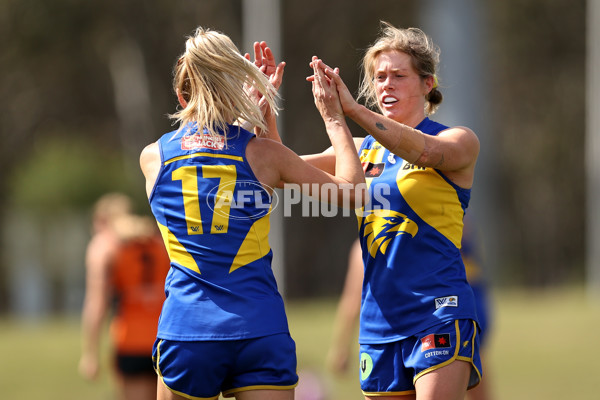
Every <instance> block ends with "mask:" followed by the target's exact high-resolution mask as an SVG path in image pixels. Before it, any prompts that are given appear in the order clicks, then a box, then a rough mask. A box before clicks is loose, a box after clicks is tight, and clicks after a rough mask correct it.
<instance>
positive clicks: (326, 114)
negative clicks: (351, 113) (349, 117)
mask: <svg viewBox="0 0 600 400" xmlns="http://www.w3.org/2000/svg"><path fill="white" fill-rule="evenodd" d="M310 65H311V67H312V68H313V75H312V76H311V77H309V78H307V79H308V80H309V81H311V82H312V91H313V97H314V100H315V105H316V106H317V109H318V110H319V113H321V116H322V117H323V121H325V123H326V124H327V123H328V122H332V121H340V120H343V119H344V111H343V109H342V105H341V103H340V97H339V93H338V90H337V86H336V83H335V81H334V80H333V79H332V76H333V75H335V72H334V70H331V69H329V68H328V67H327V66H326V65H325V64H323V62H322V61H321V60H319V59H318V58H316V57H313V60H312V62H311V63H310Z"/></svg>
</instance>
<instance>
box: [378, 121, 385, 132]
mask: <svg viewBox="0 0 600 400" xmlns="http://www.w3.org/2000/svg"><path fill="white" fill-rule="evenodd" d="M375 126H376V127H377V128H379V130H381V131H387V128H386V127H385V125H383V124H382V123H381V122H377V123H376V124H375Z"/></svg>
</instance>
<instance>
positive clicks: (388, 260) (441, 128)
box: [304, 22, 481, 400]
mask: <svg viewBox="0 0 600 400" xmlns="http://www.w3.org/2000/svg"><path fill="white" fill-rule="evenodd" d="M438 63H439V49H438V48H437V46H435V45H434V44H433V42H432V40H431V39H430V38H429V37H428V36H427V35H426V34H425V33H424V32H423V31H421V30H420V29H417V28H408V29H399V28H396V27H394V26H392V25H390V24H388V23H385V22H382V30H381V34H380V36H379V37H378V38H377V40H376V41H375V42H374V43H373V44H372V45H371V46H370V47H369V48H368V49H367V50H366V52H365V55H364V57H363V80H362V82H361V86H360V90H359V95H360V97H363V98H364V99H365V105H361V104H359V103H358V102H357V101H356V100H355V99H354V98H353V96H352V94H351V93H350V92H349V90H348V89H347V87H346V86H345V84H344V82H343V81H342V79H341V77H340V75H339V73H338V72H339V71H337V70H332V69H331V68H330V67H328V66H327V65H326V64H325V63H324V62H323V61H321V60H319V59H316V58H315V59H314V60H313V62H312V63H311V65H312V66H313V67H315V66H316V68H317V69H321V70H323V71H324V72H325V73H327V74H331V77H332V79H333V81H334V82H335V84H336V87H337V89H338V91H339V97H340V102H341V106H342V108H343V110H344V114H345V115H346V116H347V117H349V118H350V119H352V120H353V121H354V122H356V123H357V124H358V125H359V126H360V127H362V128H363V129H364V130H365V133H366V134H367V136H366V137H365V138H356V139H355V143H356V148H357V151H358V154H359V157H360V160H361V162H362V165H363V168H364V171H365V178H366V183H367V186H368V192H369V193H368V200H370V201H367V202H366V203H367V206H366V207H362V208H361V209H359V210H357V217H358V222H359V239H360V243H361V248H362V261H363V264H364V281H363V288H362V302H361V315H360V333H359V344H360V376H361V377H360V379H361V387H362V390H363V393H364V395H365V398H366V399H380V400H384V399H385V400H391V399H418V400H423V399H452V400H454V399H456V400H458V399H463V398H464V397H465V393H466V391H467V389H468V388H472V387H474V386H476V385H477V384H478V383H479V382H480V380H481V362H480V357H479V336H478V331H479V327H478V322H477V313H476V308H475V300H474V296H473V291H472V289H471V287H470V286H469V283H468V282H467V277H466V274H465V267H464V264H463V261H462V259H461V254H460V248H461V238H462V229H463V217H464V215H465V211H466V209H467V206H468V204H469V200H470V194H471V186H472V184H473V177H474V172H475V164H476V161H477V157H478V154H479V140H478V138H477V136H476V135H475V133H474V132H473V131H472V130H471V129H469V128H467V127H463V126H455V127H449V126H446V125H443V124H441V123H438V122H435V121H433V120H431V119H430V118H429V116H430V115H431V114H433V112H434V111H435V110H436V108H437V107H438V106H439V104H440V103H441V101H442V94H441V91H440V87H439V86H438V78H437V75H436V70H437V66H438ZM335 107H338V105H336V106H335ZM370 107H372V108H374V109H376V111H373V110H371V109H370ZM304 158H305V159H306V160H308V161H309V162H311V163H313V164H314V165H316V166H319V168H322V169H323V170H325V171H330V172H331V171H334V169H335V165H336V162H337V161H338V160H337V156H336V155H335V154H334V153H333V151H332V150H331V149H329V150H326V151H325V152H323V153H320V154H314V155H310V156H305V157H304Z"/></svg>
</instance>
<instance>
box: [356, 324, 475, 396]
mask: <svg viewBox="0 0 600 400" xmlns="http://www.w3.org/2000/svg"><path fill="white" fill-rule="evenodd" d="M455 360H461V361H467V362H469V363H471V365H472V366H473V367H472V369H471V377H470V379H469V388H471V387H473V386H476V385H477V384H478V383H479V381H480V380H481V360H480V358H479V335H478V333H477V324H476V323H475V322H474V321H472V320H455V321H450V322H447V323H443V324H440V325H436V326H433V327H431V328H429V329H427V330H425V331H423V332H419V333H417V334H415V335H414V336H410V337H408V338H406V339H403V340H399V341H397V342H392V343H382V344H361V345H360V383H361V385H360V386H361V389H362V391H363V393H364V394H365V396H378V395H379V396H382V395H387V396H394V395H396V396H397V395H407V394H414V393H415V382H416V381H417V379H419V378H420V377H421V376H423V375H424V374H426V373H428V372H431V371H434V370H436V369H438V368H441V367H443V366H445V365H448V364H450V363H451V362H453V361H455Z"/></svg>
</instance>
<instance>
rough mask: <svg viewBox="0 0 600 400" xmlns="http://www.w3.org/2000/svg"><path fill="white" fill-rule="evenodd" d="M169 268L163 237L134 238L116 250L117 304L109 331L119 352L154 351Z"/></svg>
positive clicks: (114, 274)
mask: <svg viewBox="0 0 600 400" xmlns="http://www.w3.org/2000/svg"><path fill="white" fill-rule="evenodd" d="M168 271H169V257H168V256H167V252H166V251H165V246H164V244H163V242H162V240H161V239H160V237H149V238H141V239H132V240H129V241H127V242H125V243H123V244H122V245H121V247H120V248H119V250H118V251H117V254H116V255H115V258H114V261H113V264H112V268H111V281H112V285H111V286H112V287H113V290H114V293H113V295H114V297H115V300H116V302H115V306H116V307H115V316H114V318H113V319H112V320H111V325H110V333H111V337H112V341H113V344H114V345H115V348H116V350H117V352H118V353H120V354H129V355H138V354H139V355H150V354H151V353H152V344H153V343H154V340H155V339H156V327H157V325H158V316H159V315H160V310H161V307H162V304H163V301H164V299H165V294H164V286H165V277H166V276H167V272H168Z"/></svg>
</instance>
